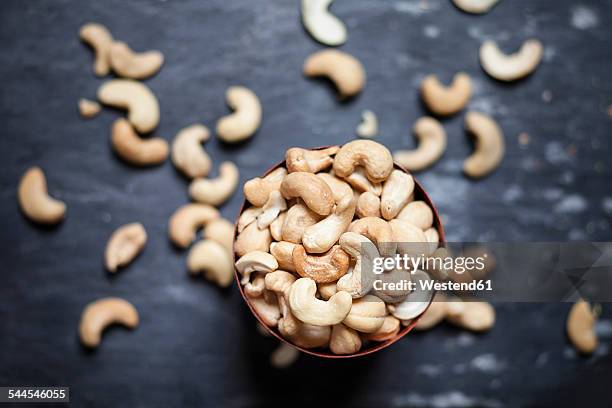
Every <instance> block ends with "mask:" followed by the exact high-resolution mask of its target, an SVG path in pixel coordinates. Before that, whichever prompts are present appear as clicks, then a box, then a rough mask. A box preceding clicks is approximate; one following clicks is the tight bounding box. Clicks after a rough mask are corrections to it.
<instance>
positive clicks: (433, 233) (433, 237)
mask: <svg viewBox="0 0 612 408" xmlns="http://www.w3.org/2000/svg"><path fill="white" fill-rule="evenodd" d="M423 234H425V239H426V240H427V242H429V253H430V254H433V253H434V252H435V251H436V249H438V244H439V243H440V235H439V234H438V230H437V229H436V228H435V227H431V228H427V229H426V230H425V231H424V232H423Z"/></svg>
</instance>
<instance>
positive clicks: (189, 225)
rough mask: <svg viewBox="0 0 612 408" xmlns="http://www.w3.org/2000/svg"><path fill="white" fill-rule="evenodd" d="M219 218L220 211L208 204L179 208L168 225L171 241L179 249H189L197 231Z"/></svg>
mask: <svg viewBox="0 0 612 408" xmlns="http://www.w3.org/2000/svg"><path fill="white" fill-rule="evenodd" d="M217 218H219V211H217V209H216V208H214V207H211V206H210V205H206V204H186V205H184V206H182V207H180V208H178V209H177V210H176V211H175V212H174V214H172V217H170V222H169V223H168V233H169V236H170V241H172V243H174V245H176V246H178V247H179V248H187V247H188V246H189V244H191V243H192V242H193V240H194V239H195V237H196V231H197V230H198V229H199V228H200V227H202V226H204V225H206V224H208V223H209V222H210V221H212V220H215V219H217Z"/></svg>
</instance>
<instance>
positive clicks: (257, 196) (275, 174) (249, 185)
mask: <svg viewBox="0 0 612 408" xmlns="http://www.w3.org/2000/svg"><path fill="white" fill-rule="evenodd" d="M286 175H287V169H285V168H284V167H279V168H278V169H276V170H274V171H272V172H270V173H269V174H268V175H267V176H265V177H263V178H260V177H255V178H254V179H251V180H249V181H247V182H246V183H244V188H243V191H244V196H245V198H246V199H247V200H248V201H249V202H250V203H251V204H253V205H254V206H255V207H263V205H264V204H266V203H267V202H268V199H269V198H270V193H271V192H272V191H274V190H280V186H281V183H282V181H283V179H284V178H285V176H286Z"/></svg>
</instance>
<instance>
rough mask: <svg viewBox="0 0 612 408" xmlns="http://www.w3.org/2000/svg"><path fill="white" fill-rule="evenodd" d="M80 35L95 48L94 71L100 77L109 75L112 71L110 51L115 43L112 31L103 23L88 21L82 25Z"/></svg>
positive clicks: (82, 39)
mask: <svg viewBox="0 0 612 408" xmlns="http://www.w3.org/2000/svg"><path fill="white" fill-rule="evenodd" d="M79 36H80V37H81V41H83V42H84V43H87V44H88V45H89V46H90V47H91V48H93V50H94V53H95V59H94V64H93V69H94V73H95V74H96V75H97V76H99V77H101V76H105V75H108V73H109V71H110V59H109V58H110V57H109V51H110V47H111V44H112V43H113V36H112V35H111V33H110V31H108V29H107V28H106V27H104V26H103V25H102V24H98V23H87V24H84V25H83V26H82V27H81V30H80V32H79Z"/></svg>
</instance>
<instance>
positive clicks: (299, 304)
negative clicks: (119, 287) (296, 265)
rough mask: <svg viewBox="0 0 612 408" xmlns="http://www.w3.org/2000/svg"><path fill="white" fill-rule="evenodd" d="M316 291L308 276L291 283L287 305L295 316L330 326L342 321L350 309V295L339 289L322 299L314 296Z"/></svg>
mask: <svg viewBox="0 0 612 408" xmlns="http://www.w3.org/2000/svg"><path fill="white" fill-rule="evenodd" d="M316 292H317V284H316V283H315V281H313V280H312V279H310V278H300V279H298V280H296V281H295V282H294V283H293V285H291V289H290V291H289V306H290V307H291V312H292V313H293V314H294V315H295V317H297V318H298V319H299V320H301V321H302V322H304V323H307V324H313V325H316V326H331V325H334V324H338V323H340V322H341V321H343V320H344V318H345V317H346V316H347V315H348V313H349V312H350V310H351V304H352V301H353V299H352V298H351V295H350V294H349V293H348V292H343V291H339V292H338V293H336V294H335V295H333V296H332V297H331V298H330V299H329V300H328V301H323V300H319V299H317V298H316V297H315V294H316Z"/></svg>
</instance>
